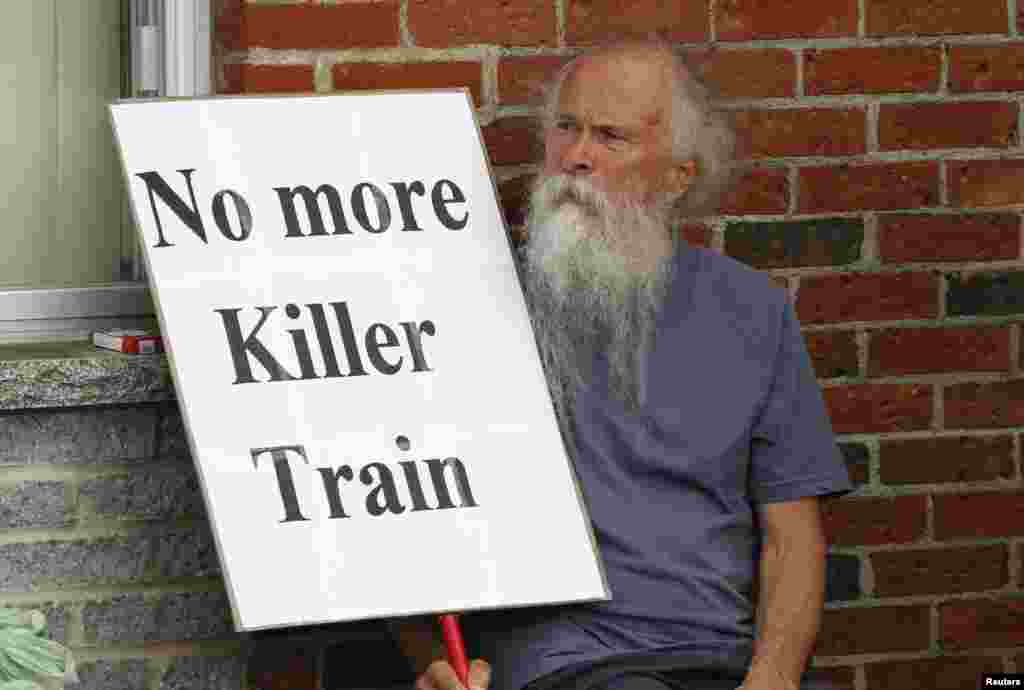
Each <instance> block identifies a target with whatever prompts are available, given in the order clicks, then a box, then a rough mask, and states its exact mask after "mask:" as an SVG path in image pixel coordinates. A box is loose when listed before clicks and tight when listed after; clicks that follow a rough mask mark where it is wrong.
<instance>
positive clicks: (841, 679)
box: [811, 666, 857, 690]
mask: <svg viewBox="0 0 1024 690" xmlns="http://www.w3.org/2000/svg"><path fill="white" fill-rule="evenodd" d="M811 674H812V676H813V677H814V678H816V679H820V680H821V682H822V683H825V685H824V687H827V688H829V689H830V690H855V688H856V687H857V685H856V677H857V671H856V669H854V668H853V667H852V666H829V667H821V666H817V667H815V668H813V669H812V671H811Z"/></svg>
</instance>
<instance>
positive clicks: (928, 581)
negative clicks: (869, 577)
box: [868, 544, 1009, 597]
mask: <svg viewBox="0 0 1024 690" xmlns="http://www.w3.org/2000/svg"><path fill="white" fill-rule="evenodd" d="M868 558H869V560H870V562H871V568H872V570H873V571H874V574H875V592H874V594H875V596H879V597H909V596H917V595H924V594H960V593H963V592H982V591H985V590H987V589H999V588H1000V587H1003V586H1004V585H1006V583H1007V579H1008V573H1009V570H1008V567H1009V561H1008V560H1007V559H1008V554H1007V549H1006V545H1005V544H995V545H991V546H968V547H963V548H955V549H913V550H908V551H881V552H878V553H873V554H871V555H870V556H869V557H868Z"/></svg>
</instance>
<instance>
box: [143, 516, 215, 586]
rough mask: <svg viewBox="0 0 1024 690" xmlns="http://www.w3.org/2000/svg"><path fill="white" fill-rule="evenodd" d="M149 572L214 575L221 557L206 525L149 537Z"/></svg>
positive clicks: (160, 575) (171, 575) (157, 574)
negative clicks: (218, 555) (218, 556)
mask: <svg viewBox="0 0 1024 690" xmlns="http://www.w3.org/2000/svg"><path fill="white" fill-rule="evenodd" d="M149 549H150V557H149V561H148V563H147V574H148V575H151V576H152V577H158V578H179V577H211V576H215V575H219V574H220V561H219V560H218V558H217V549H216V546H215V545H214V543H213V535H211V534H210V532H209V529H208V528H207V527H205V526H204V527H202V528H196V529H178V530H174V531H172V532H169V533H167V534H163V535H158V536H154V537H152V538H151V539H150V547H149Z"/></svg>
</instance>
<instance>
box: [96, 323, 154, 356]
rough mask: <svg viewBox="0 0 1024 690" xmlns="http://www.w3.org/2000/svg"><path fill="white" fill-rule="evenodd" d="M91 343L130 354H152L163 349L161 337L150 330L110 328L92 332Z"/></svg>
mask: <svg viewBox="0 0 1024 690" xmlns="http://www.w3.org/2000/svg"><path fill="white" fill-rule="evenodd" d="M92 342H93V345H96V346H97V347H102V348H104V349H107V350H116V351H117V352H124V353H126V354H130V355H153V354H156V353H158V352H163V351H164V342H163V338H162V337H160V336H159V335H157V334H156V333H153V332H151V331H143V330H134V329H129V330H110V331H96V332H95V333H93V334H92Z"/></svg>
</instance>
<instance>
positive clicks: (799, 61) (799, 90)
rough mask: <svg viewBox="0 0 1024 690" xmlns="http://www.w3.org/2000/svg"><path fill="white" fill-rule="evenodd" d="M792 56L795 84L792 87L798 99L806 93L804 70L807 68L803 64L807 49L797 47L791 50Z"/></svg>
mask: <svg viewBox="0 0 1024 690" xmlns="http://www.w3.org/2000/svg"><path fill="white" fill-rule="evenodd" d="M793 57H794V60H795V61H796V85H795V87H794V89H795V93H794V97H795V98H798V99H800V98H803V97H804V96H805V95H806V85H805V83H804V82H805V79H806V77H805V74H804V72H805V70H806V69H807V68H806V65H805V61H806V60H807V51H806V50H804V49H803V48H797V49H796V50H794V51H793Z"/></svg>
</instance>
